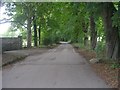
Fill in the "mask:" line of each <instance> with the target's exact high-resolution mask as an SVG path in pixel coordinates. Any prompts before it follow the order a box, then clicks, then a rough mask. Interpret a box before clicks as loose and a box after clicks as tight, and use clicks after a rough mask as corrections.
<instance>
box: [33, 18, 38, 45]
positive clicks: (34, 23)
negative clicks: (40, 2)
mask: <svg viewBox="0 0 120 90" xmlns="http://www.w3.org/2000/svg"><path fill="white" fill-rule="evenodd" d="M33 26H34V46H35V47H37V25H36V18H35V16H33Z"/></svg>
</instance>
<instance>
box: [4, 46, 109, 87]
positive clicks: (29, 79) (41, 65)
mask: <svg viewBox="0 0 120 90" xmlns="http://www.w3.org/2000/svg"><path fill="white" fill-rule="evenodd" d="M2 79H3V80H2V85H3V88H108V86H107V85H106V84H105V82H104V81H103V80H102V79H101V78H99V77H98V76H97V75H96V73H94V72H93V70H92V68H91V67H90V65H89V64H88V63H87V61H86V60H85V59H84V58H83V57H82V56H80V55H79V54H78V53H77V52H75V50H74V49H73V47H72V46H71V45H70V44H61V45H60V46H58V47H57V48H54V49H50V50H48V51H47V52H45V53H43V54H35V55H31V56H28V57H27V58H26V59H25V60H24V61H21V62H18V63H16V64H14V65H13V66H11V67H8V68H4V69H3V77H2Z"/></svg>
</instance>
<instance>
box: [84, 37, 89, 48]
mask: <svg viewBox="0 0 120 90" xmlns="http://www.w3.org/2000/svg"><path fill="white" fill-rule="evenodd" d="M84 46H85V47H88V37H87V36H86V35H85V36H84Z"/></svg>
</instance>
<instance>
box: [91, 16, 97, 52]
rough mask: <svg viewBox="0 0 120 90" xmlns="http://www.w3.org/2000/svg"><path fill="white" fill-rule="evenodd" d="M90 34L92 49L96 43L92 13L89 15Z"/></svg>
mask: <svg viewBox="0 0 120 90" xmlns="http://www.w3.org/2000/svg"><path fill="white" fill-rule="evenodd" d="M90 34H91V48H92V49H93V50H94V49H95V47H96V43H97V31H96V30H95V21H94V17H93V15H91V16H90Z"/></svg>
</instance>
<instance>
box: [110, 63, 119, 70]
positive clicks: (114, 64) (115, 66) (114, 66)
mask: <svg viewBox="0 0 120 90" xmlns="http://www.w3.org/2000/svg"><path fill="white" fill-rule="evenodd" d="M111 68H113V69H116V68H120V64H119V63H113V64H112V65H111Z"/></svg>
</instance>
